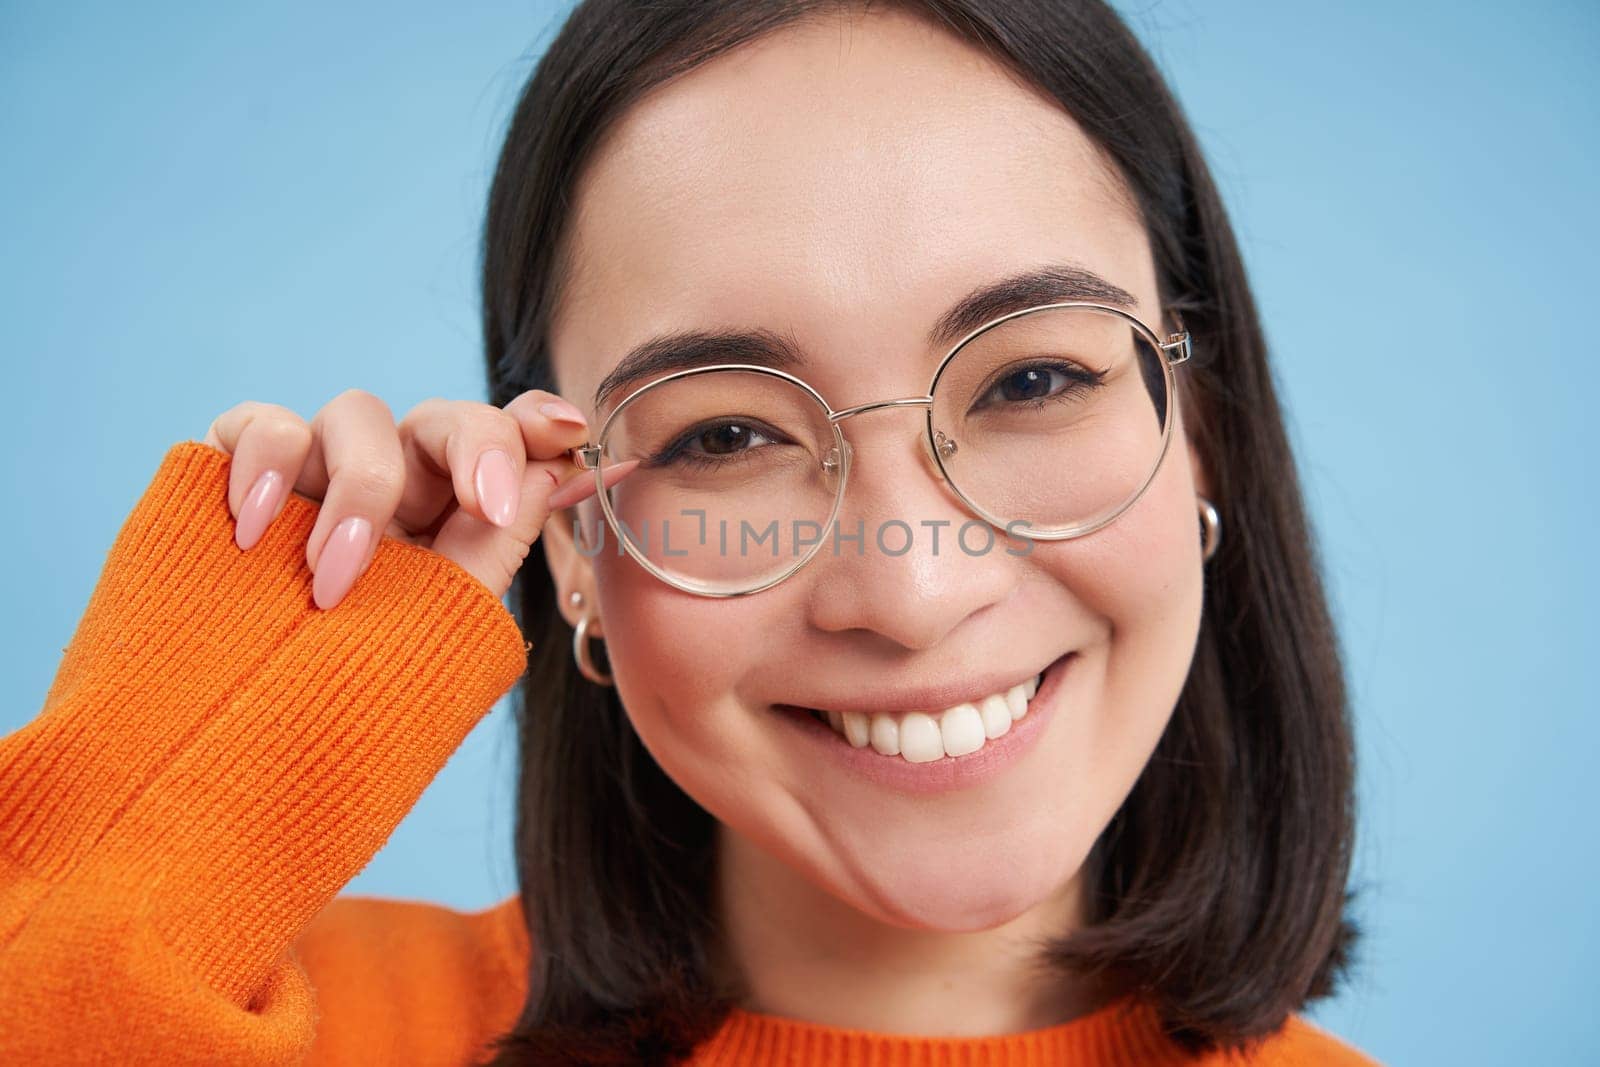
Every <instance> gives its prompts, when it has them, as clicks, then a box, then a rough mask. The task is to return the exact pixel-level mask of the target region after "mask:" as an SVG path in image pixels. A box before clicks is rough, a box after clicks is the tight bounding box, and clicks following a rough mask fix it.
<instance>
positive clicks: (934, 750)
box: [774, 653, 1071, 763]
mask: <svg viewBox="0 0 1600 1067" xmlns="http://www.w3.org/2000/svg"><path fill="white" fill-rule="evenodd" d="M1070 655H1071V654H1070V653H1069V654H1068V656H1063V657H1062V658H1061V659H1058V660H1056V661H1055V663H1052V664H1051V665H1050V667H1047V668H1045V670H1044V671H1041V672H1040V673H1038V674H1036V675H1034V676H1033V677H1032V678H1029V679H1028V680H1027V681H1025V682H1019V683H1018V684H1016V685H1014V686H1011V687H1010V688H1009V689H1004V690H1001V691H1000V692H997V693H991V694H989V695H988V696H985V697H982V698H980V699H978V700H975V701H967V702H963V703H960V704H955V705H952V706H950V707H948V708H944V709H943V710H941V711H937V712H918V711H911V712H873V713H865V712H855V711H845V712H839V711H824V710H822V709H819V708H808V707H801V706H799V705H796V704H776V705H774V707H775V708H776V709H777V710H779V711H787V712H789V713H791V714H804V715H806V716H808V717H810V718H812V719H815V720H816V721H817V722H818V723H821V724H823V725H825V726H827V727H828V728H829V729H830V730H832V731H833V733H834V734H835V735H836V736H838V737H839V738H840V739H842V740H844V741H846V742H848V743H849V744H850V745H852V746H853V747H855V748H867V747H870V748H872V749H873V750H874V751H876V752H877V753H878V754H879V755H882V756H899V757H901V758H902V759H905V760H906V761H907V762H910V763H927V762H930V761H932V760H937V759H942V758H945V757H949V756H964V755H967V754H969V753H972V752H976V751H978V750H979V749H981V748H982V747H983V746H984V744H986V743H987V742H989V741H992V740H994V739H995V738H997V737H1001V736H1003V735H1004V734H1005V733H1007V732H1008V731H1009V730H1010V729H1011V724H1012V723H1014V722H1017V721H1019V720H1021V719H1022V718H1024V717H1025V716H1026V715H1027V714H1028V710H1029V708H1030V706H1031V703H1032V700H1033V698H1034V696H1035V695H1036V694H1037V693H1038V691H1039V686H1040V685H1041V684H1042V683H1043V680H1044V676H1045V674H1046V672H1048V671H1049V670H1051V669H1052V668H1054V667H1055V666H1056V665H1057V664H1060V663H1063V662H1064V661H1065V660H1066V659H1067V658H1068V657H1069V656H1070Z"/></svg>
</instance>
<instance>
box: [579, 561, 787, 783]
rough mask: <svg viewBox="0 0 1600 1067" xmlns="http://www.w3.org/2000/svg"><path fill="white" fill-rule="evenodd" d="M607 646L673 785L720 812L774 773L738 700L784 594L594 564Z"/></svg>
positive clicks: (769, 645) (766, 748) (638, 726)
mask: <svg viewBox="0 0 1600 1067" xmlns="http://www.w3.org/2000/svg"><path fill="white" fill-rule="evenodd" d="M595 575H596V590H597V594H598V598H599V601H600V613H601V617H602V618H603V619H604V620H605V622H604V631H605V640H606V651H607V654H608V657H609V659H610V664H611V673H612V676H613V677H614V678H615V680H616V686H617V693H618V695H619V696H620V697H621V699H622V703H623V706H624V707H625V708H626V709H627V713H628V718H629V719H630V720H631V722H632V723H633V727H634V730H635V732H636V733H637V734H638V735H639V740H640V741H641V742H642V743H643V744H644V746H645V748H646V749H648V750H649V752H650V754H651V755H652V756H654V757H655V760H656V762H657V763H658V764H659V765H660V766H661V769H662V770H663V771H664V772H666V774H667V775H668V776H669V777H670V778H672V779H673V781H674V782H676V783H677V785H678V787H679V788H681V789H682V790H684V792H686V793H688V794H689V795H690V796H692V797H694V798H695V800H697V801H699V802H700V803H701V805H702V806H703V807H706V808H707V809H708V810H710V811H712V812H713V813H714V814H720V812H721V811H722V810H723V809H724V808H725V806H726V805H725V803H724V801H723V798H725V797H728V796H733V797H738V796H741V795H748V794H749V791H750V789H751V788H752V787H753V785H754V783H755V782H757V781H760V780H763V779H769V778H770V777H771V776H772V775H773V774H774V773H775V771H776V768H775V766H773V765H771V764H772V763H773V761H772V760H771V759H770V758H769V754H770V753H771V748H770V745H769V744H768V743H767V739H766V738H765V737H764V735H763V733H762V728H763V727H764V726H765V725H766V724H764V723H762V722H760V721H758V720H756V719H754V718H753V717H752V715H751V713H750V710H749V709H747V708H745V707H744V706H743V705H742V704H741V703H740V702H739V700H738V698H737V697H736V696H735V692H736V690H737V687H738V686H739V683H740V682H741V680H743V679H745V678H746V677H747V676H748V675H749V674H750V672H751V670H752V669H753V667H754V666H755V665H758V664H760V663H761V662H763V661H764V660H770V658H771V656H772V654H773V653H772V649H773V647H774V641H773V635H774V634H776V633H778V631H779V628H780V627H783V626H784V625H785V620H786V619H787V618H790V617H792V616H789V615H786V614H785V613H784V609H783V606H782V602H783V600H784V598H783V597H781V596H767V597H757V598H738V597H735V598H730V599H711V598H706V597H697V596H694V595H692V594H689V593H685V592H682V591H681V590H677V589H673V588H672V587H671V586H668V585H666V584H665V583H663V582H660V581H658V580H657V579H655V578H654V577H652V576H651V575H649V574H648V573H646V572H645V570H644V569H643V568H642V567H639V566H637V565H636V564H635V563H634V561H633V560H631V559H628V558H626V557H624V558H621V559H618V558H615V557H614V555H613V554H612V553H610V552H609V551H608V552H604V553H602V554H601V555H600V557H598V558H597V559H596V560H595Z"/></svg>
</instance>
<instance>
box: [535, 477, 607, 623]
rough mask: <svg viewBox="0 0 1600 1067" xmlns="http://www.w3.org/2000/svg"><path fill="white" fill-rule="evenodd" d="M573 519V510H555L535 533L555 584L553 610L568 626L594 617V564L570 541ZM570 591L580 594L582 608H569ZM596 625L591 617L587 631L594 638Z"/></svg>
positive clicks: (570, 603)
mask: <svg viewBox="0 0 1600 1067" xmlns="http://www.w3.org/2000/svg"><path fill="white" fill-rule="evenodd" d="M577 520H578V512H577V509H576V508H558V509H557V510H555V511H552V512H551V513H550V517H549V518H548V519H546V520H545V524H544V529H543V530H541V531H540V532H539V543H540V544H542V545H543V546H544V559H545V565H546V566H548V567H549V568H550V577H551V578H552V579H553V580H554V581H555V586H556V610H558V611H560V612H561V617H562V618H564V619H566V620H567V625H569V626H572V627H576V626H577V625H578V620H579V618H581V617H582V616H583V615H586V614H587V615H591V616H592V615H594V607H593V605H594V603H595V600H596V597H595V585H594V561H593V559H592V557H590V556H587V555H585V554H584V553H582V552H580V551H579V550H578V545H577V542H576V541H574V539H573V524H574V522H576V521H577ZM574 591H577V592H579V593H582V594H583V599H584V602H585V606H584V607H583V608H574V607H573V606H572V594H573V592H574ZM599 622H600V620H599V619H598V618H595V619H593V620H592V621H591V622H590V624H589V632H590V633H591V634H593V635H595V636H596V637H599V636H600V635H601V632H600V626H599Z"/></svg>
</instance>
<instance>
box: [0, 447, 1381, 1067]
mask: <svg viewBox="0 0 1600 1067" xmlns="http://www.w3.org/2000/svg"><path fill="white" fill-rule="evenodd" d="M230 463H231V459H230V457H228V456H227V455H225V454H224V453H222V452H219V451H217V450H215V449H212V448H210V447H208V446H206V445H202V444H199V443H197V442H193V441H185V442H181V443H179V444H177V445H174V446H173V447H172V448H171V449H170V450H169V451H168V452H167V454H166V456H165V458H164V459H163V461H162V463H161V465H160V468H159V469H158V470H157V472H156V474H155V477H154V479H153V481H152V482H151V484H150V485H149V487H148V488H147V489H146V491H145V493H144V494H143V496H142V497H141V498H140V500H139V502H138V504H137V505H136V506H135V508H134V510H133V512H132V514H131V515H130V516H129V517H128V519H127V521H126V523H125V524H124V525H123V527H122V529H121V531H120V532H119V533H118V535H117V538H116V541H115V544H114V545H113V546H112V549H111V552H110V553H109V556H108V558H107V560H106V566H105V568H104V571H103V573H102V574H101V575H100V579H99V582H98V583H97V585H96V586H95V589H94V593H93V595H92V597H91V598H90V601H89V605H88V608H87V609H86V611H85V612H84V615H83V618H82V620H81V621H80V623H79V626H78V629H77V631H76V633H75V634H74V636H73V639H72V642H71V644H70V645H69V646H68V647H67V648H66V649H65V650H64V652H65V654H64V656H63V658H62V660H61V665H60V668H59V671H58V673H57V675H56V678H55V681H54V683H53V684H52V685H51V687H50V691H49V693H48V695H47V697H46V700H45V703H44V707H43V709H42V711H41V712H40V714H39V715H38V717H37V718H35V719H34V720H33V721H32V722H30V723H29V724H28V725H26V726H24V727H23V728H22V729H20V730H18V731H16V732H15V733H13V734H11V735H9V736H7V737H5V738H4V739H3V740H0V992H3V995H0V1062H3V1063H6V1064H12V1063H17V1064H37V1063H50V1064H55V1063H79V1062H82V1063H121V1064H128V1063H138V1064H146V1063H148V1064H164V1065H165V1064H187V1063H194V1064H208V1065H209V1064H289V1063H301V1062H310V1063H318V1064H413V1063H416V1064H424V1063H426V1064H463V1063H470V1062H472V1061H473V1059H474V1058H475V1057H476V1056H477V1055H478V1054H479V1052H480V1051H481V1049H482V1047H483V1043H484V1042H485V1041H486V1040H487V1039H488V1038H490V1037H492V1036H494V1035H496V1034H499V1033H501V1032H503V1031H504V1030H505V1029H506V1028H508V1027H509V1026H510V1025H511V1023H512V1021H513V1020H514V1019H515V1017H516V1015H517V1013H518V1010H519V1009H520V1007H521V1004H522V1001H523V997H524V995H525V992H526V985H525V982H526V970H527V958H528V951H529V942H528V936H527V933H526V930H525V925H524V922H523V917H522V909H521V907H520V902H519V900H518V898H517V897H516V896H514V895H513V896H512V897H510V898H509V899H507V900H505V901H504V902H502V903H500V904H498V905H496V906H493V907H490V908H487V909H485V910H483V911H479V912H469V913H463V912H458V911H455V910H452V909H450V908H445V907H441V906H438V905H433V904H426V903H413V902H406V901H398V900H383V899H377V898H366V897H355V896H344V897H337V896H336V894H338V892H339V890H340V888H341V887H342V886H344V885H345V883H347V882H348V881H349V880H350V879H351V878H352V877H353V876H354V875H355V874H356V873H357V872H358V871H360V870H361V868H362V867H363V866H364V865H365V864H366V863H367V861H368V860H369V859H370V858H371V857H372V855H373V854H374V853H375V852H376V851H377V850H378V849H379V848H380V847H381V846H382V844H383V843H384V841H385V839H387V838H388V836H389V834H390V832H391V831H393V829H394V828H395V826H396V824H397V823H399V821H400V819H401V818H402V817H403V816H404V815H405V814H406V812H407V811H408V810H409V809H410V808H411V806H412V805H413V804H414V803H415V802H416V800H417V797H418V796H419V795H420V794H421V792H422V790H423V788H424V787H425V786H426V785H427V784H428V782H429V781H430V780H431V779H432V778H433V776H434V775H435V774H436V773H437V772H438V771H439V769H440V768H441V767H442V766H443V765H444V763H445V761H446V759H448V758H449V756H450V754H451V753H452V752H453V751H454V750H455V749H456V747H457V746H458V745H459V744H460V743H461V741H462V740H463V739H464V738H465V737H466V735H467V733H468V732H469V731H470V730H471V729H472V727H473V726H474V724H476V723H477V722H478V720H479V719H480V718H481V717H482V716H483V715H484V714H485V713H486V712H487V711H488V710H489V708H490V707H491V706H492V705H493V704H494V703H495V702H496V701H497V700H498V699H499V698H500V697H501V696H502V695H503V694H504V693H505V692H506V691H507V690H508V689H509V688H510V687H511V685H512V684H513V683H514V682H515V681H516V680H517V678H518V677H519V676H520V675H521V673H522V671H523V669H524V667H525V665H526V659H525V656H526V651H527V646H526V645H525V643H524V641H523V638H522V634H521V633H520V632H519V631H518V628H517V626H516V622H515V620H514V619H513V618H512V616H511V614H510V612H509V611H507V610H506V607H505V605H504V604H502V603H501V602H500V600H499V599H497V598H496V597H495V596H494V595H493V594H492V593H490V591H489V590H488V589H487V588H485V587H484V586H483V585H482V584H481V583H479V582H478V581H477V580H476V579H475V578H473V577H472V576H471V575H470V574H468V573H467V572H466V571H464V570H462V569H461V568H460V567H458V566H457V565H456V564H454V563H452V562H450V561H449V560H446V559H445V558H443V557H442V556H438V555H435V554H434V553H432V552H428V551H425V550H423V549H420V548H417V547H415V546H412V545H408V544H404V543H402V542H399V541H395V540H393V539H385V540H384V542H383V544H382V545H381V547H380V548H379V551H378V554H377V557H376V559H375V560H374V561H373V564H372V566H371V568H370V569H369V570H368V572H367V573H366V574H365V575H363V576H362V577H361V579H360V580H359V581H358V582H357V583H356V586H355V588H354V589H353V590H352V591H351V593H350V594H349V596H348V597H347V598H346V599H345V600H344V601H343V602H342V603H340V604H339V605H338V606H337V607H335V608H334V610H332V611H330V612H322V611H318V610H317V609H316V608H315V607H314V606H313V604H312V601H311V574H310V571H309V569H308V568H307V566H306V562H305V542H306V538H307V536H308V534H309V533H310V530H311V527H312V524H313V522H314V520H315V519H316V514H317V508H316V506H315V505H312V504H310V503H308V502H307V501H305V500H303V499H301V498H300V497H293V496H292V497H291V498H290V501H289V503H288V504H287V506H286V507H285V510H284V512H283V514H282V515H281V516H280V517H279V518H278V520H277V521H276V522H275V523H274V524H273V525H272V527H271V528H270V529H269V530H268V531H267V533H266V535H265V537H264V538H263V539H262V540H261V542H260V543H259V544H258V545H257V546H256V547H255V548H253V549H252V550H251V551H249V552H245V553H241V552H240V551H239V549H238V548H237V547H236V546H235V545H234V542H233V520H232V518H231V517H230V515H229V513H228V507H227V482H228V468H229V464H230ZM1179 1062H1188V1061H1184V1060H1183V1059H1182V1058H1181V1057H1180V1056H1178V1055H1177V1053H1176V1051H1175V1048H1174V1047H1173V1046H1171V1045H1170V1044H1169V1043H1168V1042H1166V1041H1165V1040H1164V1039H1163V1037H1162V1034H1161V1032H1160V1030H1159V1028H1158V1027H1157V1026H1156V1024H1155V1020H1154V1018H1153V1015H1152V1014H1151V1013H1150V1012H1149V1011H1148V1010H1147V1009H1145V1008H1143V1007H1141V1006H1139V1005H1138V1004H1136V1003H1132V1002H1127V1003H1121V1004H1117V1005H1112V1006H1110V1007H1107V1008H1104V1009H1102V1010H1100V1011H1097V1012H1095V1013H1093V1014H1091V1015H1087V1016H1084V1017H1081V1018H1079V1019H1076V1020H1073V1021H1071V1022H1068V1023H1064V1024H1062V1025H1059V1026H1055V1027H1052V1028H1049V1029H1045V1030H1037V1031H1032V1032H1029V1033H1024V1034H1011V1035H1006V1036H997V1037H981V1038H930V1037H912V1036H901V1035H888V1034H874V1033H868V1032H865V1031H859V1030H848V1029H842V1028H838V1027H831V1026H824V1025H820V1024H814V1023H807V1022H802V1021H798V1020H793V1019H786V1018H780V1017H777V1016H771V1015H764V1014H760V1013H756V1012H750V1011H744V1010H736V1011H735V1012H734V1013H733V1014H732V1015H731V1016H730V1017H729V1018H728V1020H727V1021H726V1023H725V1024H724V1026H723V1028H722V1030H721V1031H720V1032H719V1033H718V1034H717V1035H716V1036H715V1037H714V1038H713V1039H712V1040H710V1041H709V1042H707V1043H706V1044H705V1045H704V1046H702V1048H701V1050H700V1051H699V1053H698V1055H697V1058H696V1063H697V1064H701V1065H719V1067H732V1065H735V1064H738V1065H760V1064H789V1065H800V1064H823V1063H835V1064H844V1065H854V1067H864V1065H868V1064H872V1065H876V1067H911V1065H913V1064H916V1065H926V1067H935V1065H952V1067H954V1065H957V1064H969V1065H973V1067H980V1065H988V1067H998V1065H1003V1064H1029V1065H1040V1064H1080V1065H1088V1067H1110V1065H1129V1064H1135V1063H1141V1064H1146V1063H1147V1064H1166V1063H1179ZM1202 1062H1212V1063H1224V1062H1228V1063H1233V1062H1251V1063H1257V1064H1273V1065H1287V1064H1312V1063H1317V1064H1336V1065H1337V1064H1371V1063H1373V1062H1374V1061H1372V1060H1371V1059H1368V1058H1367V1057H1365V1056H1363V1055H1361V1054H1360V1053H1359V1052H1356V1051H1355V1050H1354V1049H1351V1048H1350V1047H1349V1046H1348V1045H1346V1044H1344V1043H1343V1042H1341V1041H1339V1040H1338V1039H1337V1038H1334V1037H1333V1036H1331V1035H1329V1034H1327V1033H1326V1032H1324V1031H1322V1030H1320V1029H1319V1028H1317V1027H1316V1026H1314V1025H1312V1024H1311V1023H1310V1022H1308V1021H1306V1020H1304V1019H1303V1018H1301V1017H1300V1016H1298V1015H1296V1016H1291V1017H1290V1019H1289V1021H1288V1023H1287V1024H1286V1025H1285V1027H1284V1028H1283V1029H1282V1030H1280V1031H1279V1032H1278V1033H1276V1034H1274V1035H1272V1036H1271V1037H1269V1038H1268V1039H1267V1040H1266V1041H1265V1042H1264V1043H1262V1044H1261V1045H1260V1046H1259V1050H1258V1051H1257V1052H1256V1053H1255V1054H1253V1056H1252V1057H1251V1058H1249V1059H1248V1060H1247V1061H1242V1060H1237V1059H1234V1058H1224V1057H1213V1058H1211V1059H1209V1060H1207V1061H1202Z"/></svg>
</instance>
